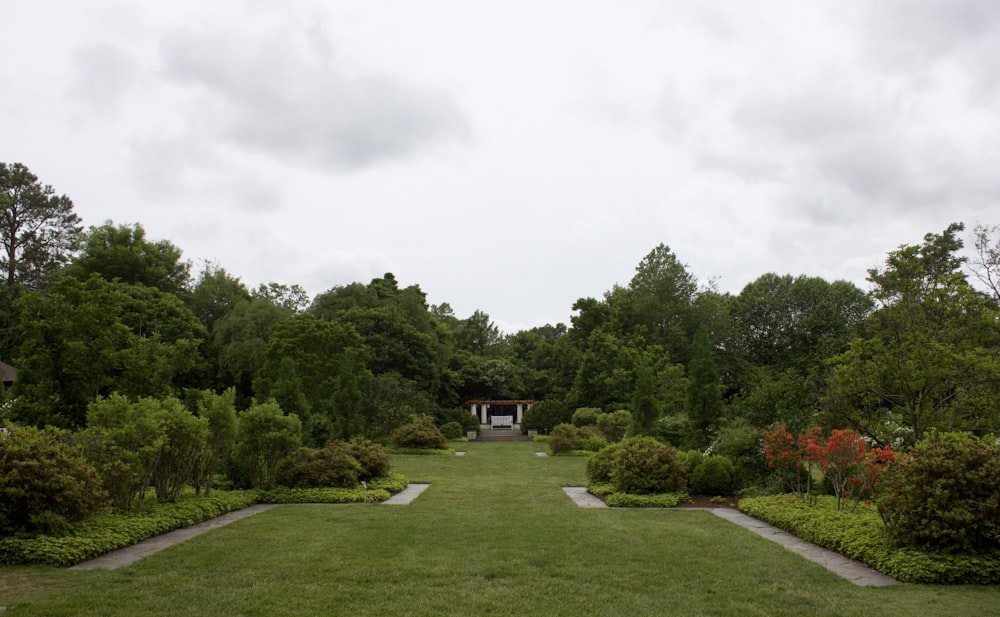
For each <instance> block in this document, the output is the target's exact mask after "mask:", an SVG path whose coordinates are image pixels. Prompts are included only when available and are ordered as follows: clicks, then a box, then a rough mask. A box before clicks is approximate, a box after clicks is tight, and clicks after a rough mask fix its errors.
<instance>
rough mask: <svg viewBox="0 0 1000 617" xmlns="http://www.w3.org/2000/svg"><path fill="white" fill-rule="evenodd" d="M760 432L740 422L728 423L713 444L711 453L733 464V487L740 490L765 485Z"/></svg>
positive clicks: (765, 475)
mask: <svg viewBox="0 0 1000 617" xmlns="http://www.w3.org/2000/svg"><path fill="white" fill-rule="evenodd" d="M762 444H763V437H762V435H761V432H760V429H758V428H756V427H754V426H751V425H750V424H747V423H746V422H745V421H743V420H737V421H735V422H730V423H729V424H727V425H726V426H725V427H724V428H722V429H720V430H719V433H718V434H717V435H716V437H715V441H713V442H712V446H711V452H712V454H717V455H719V456H725V457H726V458H728V459H729V460H730V461H731V462H732V463H733V484H734V485H735V486H734V487H733V488H734V489H736V490H740V489H743V488H746V487H749V486H755V485H760V484H763V483H764V482H766V480H767V478H768V476H769V475H770V474H769V473H768V469H767V463H766V462H765V460H764V451H763V449H762Z"/></svg>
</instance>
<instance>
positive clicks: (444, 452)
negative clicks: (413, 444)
mask: <svg viewBox="0 0 1000 617" xmlns="http://www.w3.org/2000/svg"><path fill="white" fill-rule="evenodd" d="M386 451H387V452H388V453H389V454H425V455H431V456H454V455H455V451H454V450H452V449H451V448H441V449H439V448H386Z"/></svg>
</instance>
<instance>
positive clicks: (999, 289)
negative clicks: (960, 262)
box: [970, 225, 1000, 304]
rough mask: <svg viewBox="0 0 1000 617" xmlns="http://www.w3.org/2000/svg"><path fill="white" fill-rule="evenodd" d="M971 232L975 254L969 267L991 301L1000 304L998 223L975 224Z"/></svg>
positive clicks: (999, 229)
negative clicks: (990, 225) (991, 298)
mask: <svg viewBox="0 0 1000 617" xmlns="http://www.w3.org/2000/svg"><path fill="white" fill-rule="evenodd" d="M973 234H974V238H975V240H974V242H975V254H974V255H973V257H972V261H971V263H970V269H971V270H972V273H973V274H974V275H975V277H976V278H977V279H979V282H980V283H982V284H983V285H984V286H985V287H986V289H987V291H988V293H989V294H990V295H991V296H992V297H993V302H994V303H996V304H1000V225H993V226H992V227H987V226H985V225H976V227H975V229H974V230H973Z"/></svg>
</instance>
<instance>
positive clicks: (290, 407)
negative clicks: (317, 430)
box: [271, 356, 312, 418]
mask: <svg viewBox="0 0 1000 617" xmlns="http://www.w3.org/2000/svg"><path fill="white" fill-rule="evenodd" d="M271 398H273V399H274V401H275V402H276V403H277V404H278V406H279V407H281V410H282V411H283V412H285V413H286V414H295V415H296V416H298V417H299V418H308V417H309V414H310V410H311V409H312V404H310V402H309V399H308V398H306V395H305V393H304V392H303V391H302V380H301V379H300V378H299V374H298V372H297V371H296V370H295V360H293V359H292V358H290V357H288V356H286V357H284V358H281V360H279V361H278V369H277V372H276V374H275V378H274V383H273V384H272V385H271Z"/></svg>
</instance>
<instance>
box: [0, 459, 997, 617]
mask: <svg viewBox="0 0 1000 617" xmlns="http://www.w3.org/2000/svg"><path fill="white" fill-rule="evenodd" d="M461 449H465V450H466V451H467V452H468V453H467V454H466V456H463V457H444V456H426V457H421V456H395V457H394V463H395V467H394V469H395V470H396V471H400V472H402V473H404V474H406V475H407V476H408V477H409V479H410V481H411V482H429V483H431V486H430V488H428V489H427V490H426V491H425V492H424V494H423V495H422V496H420V497H419V498H418V499H417V500H416V501H415V502H414V503H413V504H411V505H409V506H383V505H367V506H366V505H346V506H280V507H277V508H274V509H272V510H270V511H268V512H265V513H263V514H259V515H257V516H254V517H251V518H248V519H245V520H243V521H239V522H237V523H233V524H232V525H229V526H227V527H224V528H221V529H219V530H216V531H213V532H211V533H209V534H206V535H203V536H199V537H197V538H195V539H193V540H190V541H188V542H186V543H184V544H182V545H179V546H175V547H173V548H170V549H168V550H166V551H163V552H161V553H158V554H156V555H153V556H151V557H148V558H146V559H143V560H142V561H140V562H138V563H137V564H135V565H133V566H131V567H127V568H123V569H121V570H116V571H111V572H100V571H89V572H88V571H70V570H61V569H57V568H43V567H4V568H0V605H6V606H9V607H12V608H10V609H8V612H7V613H6V614H5V615H4V617H6V615H7V614H10V615H46V616H56V615H67V616H68V615H123V616H124V615H129V616H134V615H183V616H196V615H211V616H213V617H221V616H229V615H261V616H265V615H266V616H272V615H345V616H346V615H393V616H399V615H414V616H418V615H419V616H422V615H462V616H469V615H477V616H479V615H555V616H558V615H567V616H568V615H573V616H579V615H588V616H589V615H595V616H597V615H609V616H610V615H614V616H616V617H621V616H628V617H636V616H639V615H656V616H663V615H684V616H697V615H727V616H728V615H733V616H737V615H738V616H746V615H767V616H779V615H802V616H809V617H813V616H817V615H829V616H831V617H832V616H836V617H848V616H854V615H857V616H861V615H865V616H869V615H880V616H894V615H906V616H907V617H923V616H935V615H941V616H948V617H951V616H955V615H970V616H972V615H998V614H1000V608H998V607H1000V587H931V586H914V585H899V586H896V587H889V588H859V587H856V586H854V585H853V584H851V583H850V582H848V581H845V580H843V579H841V578H840V577H838V576H836V575H834V574H832V573H829V572H827V571H826V570H825V569H824V568H822V567H821V566H819V565H817V564H813V563H811V562H808V561H806V560H805V559H802V558H801V557H798V556H796V555H794V554H792V553H790V552H788V551H785V550H784V549H782V548H781V547H779V546H777V545H775V544H772V543H770V542H768V541H767V540H764V539H762V538H759V537H758V536H756V535H754V534H752V533H751V532H749V531H746V530H744V529H742V528H740V527H737V526H735V525H732V524H730V523H727V522H725V521H723V520H722V519H719V518H717V517H715V516H713V515H711V514H710V513H707V512H694V511H678V510H641V509H633V510H629V509H606V510H604V509H600V510H594V509H581V508H577V507H576V506H575V505H573V503H572V502H571V501H570V500H569V498H568V497H566V496H565V494H564V493H563V492H562V491H561V490H560V487H561V486H565V485H582V484H583V483H584V477H583V467H584V459H581V458H557V457H545V458H543V457H536V456H535V455H534V454H533V453H534V451H535V450H536V449H542V448H540V447H539V444H533V443H493V444H489V443H487V444H482V443H470V444H462V445H461Z"/></svg>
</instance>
